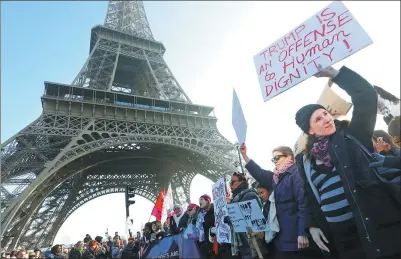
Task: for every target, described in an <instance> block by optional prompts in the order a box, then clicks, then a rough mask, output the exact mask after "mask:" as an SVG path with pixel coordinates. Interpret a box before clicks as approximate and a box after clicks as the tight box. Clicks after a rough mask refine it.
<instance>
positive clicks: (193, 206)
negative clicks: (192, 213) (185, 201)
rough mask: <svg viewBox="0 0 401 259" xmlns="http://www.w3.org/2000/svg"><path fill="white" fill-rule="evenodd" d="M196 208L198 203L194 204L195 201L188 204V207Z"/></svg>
mask: <svg viewBox="0 0 401 259" xmlns="http://www.w3.org/2000/svg"><path fill="white" fill-rule="evenodd" d="M195 208H196V204H194V203H191V204H189V205H188V209H190V210H193V209H195Z"/></svg>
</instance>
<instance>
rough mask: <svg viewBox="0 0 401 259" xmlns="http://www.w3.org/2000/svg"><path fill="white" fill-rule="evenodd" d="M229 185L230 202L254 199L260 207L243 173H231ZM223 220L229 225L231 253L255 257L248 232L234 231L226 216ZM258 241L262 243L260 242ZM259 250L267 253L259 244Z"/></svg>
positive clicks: (246, 258) (243, 257) (245, 258)
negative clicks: (230, 192)
mask: <svg viewBox="0 0 401 259" xmlns="http://www.w3.org/2000/svg"><path fill="white" fill-rule="evenodd" d="M230 187H231V191H232V199H231V201H230V203H236V202H242V201H250V200H256V202H257V203H258V205H259V207H261V203H260V199H259V196H258V194H257V193H256V191H255V189H254V188H249V184H248V180H247V178H246V175H245V174H244V173H238V172H235V173H233V174H232V176H231V181H230ZM225 222H226V223H229V224H230V225H231V253H232V255H240V256H241V258H242V259H251V258H253V257H255V256H256V255H257V254H256V250H255V248H253V245H251V240H250V238H249V237H248V234H247V233H237V232H235V229H234V228H233V227H232V222H231V220H229V218H228V217H226V218H225ZM260 234H262V233H260ZM260 234H259V235H260ZM261 238H263V236H261ZM259 239H260V238H259ZM258 243H259V244H262V243H260V242H258ZM260 250H261V253H262V254H266V253H267V250H266V249H265V248H264V246H260Z"/></svg>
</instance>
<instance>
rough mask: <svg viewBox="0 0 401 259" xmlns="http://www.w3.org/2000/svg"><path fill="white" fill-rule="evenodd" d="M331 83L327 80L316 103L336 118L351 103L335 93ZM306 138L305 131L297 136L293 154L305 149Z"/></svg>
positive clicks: (344, 111) (347, 108) (349, 106)
mask: <svg viewBox="0 0 401 259" xmlns="http://www.w3.org/2000/svg"><path fill="white" fill-rule="evenodd" d="M332 85H333V81H331V80H329V81H328V83H327V85H326V86H325V87H324V89H323V92H322V94H321V95H320V97H319V99H318V100H317V103H318V104H321V105H323V106H324V107H325V108H326V109H327V111H328V112H329V113H330V114H331V115H332V116H333V117H334V118H337V117H339V116H341V115H346V114H347V113H348V111H349V110H350V109H351V107H352V103H349V102H347V101H346V100H344V99H343V98H341V97H340V96H339V95H338V94H336V92H334V91H333V89H332V88H331V86H332ZM307 138H308V136H307V135H306V134H305V133H302V134H301V136H300V137H299V138H298V140H297V143H296V144H295V147H294V154H295V155H298V154H299V153H301V152H302V151H304V150H305V147H306V143H307Z"/></svg>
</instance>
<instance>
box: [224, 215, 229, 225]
mask: <svg viewBox="0 0 401 259" xmlns="http://www.w3.org/2000/svg"><path fill="white" fill-rule="evenodd" d="M223 222H224V223H226V224H230V223H231V219H230V217H229V216H225V217H224V220H223Z"/></svg>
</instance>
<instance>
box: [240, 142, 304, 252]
mask: <svg viewBox="0 0 401 259" xmlns="http://www.w3.org/2000/svg"><path fill="white" fill-rule="evenodd" d="M241 153H242V157H243V158H244V160H245V161H246V163H247V164H246V166H245V167H246V169H247V170H248V172H249V173H250V174H251V175H252V176H253V177H254V178H255V180H256V181H258V182H259V183H260V184H262V185H264V186H266V187H267V188H269V189H270V190H273V191H274V192H273V195H274V198H275V203H276V211H277V218H278V222H279V225H280V232H279V233H278V234H277V236H276V237H275V238H274V240H273V242H274V245H275V248H276V251H275V255H276V258H286V259H292V258H301V257H303V256H302V252H301V251H300V250H302V249H305V248H307V247H309V240H308V237H307V233H306V225H305V223H306V219H305V215H306V213H305V212H306V206H307V200H306V198H305V195H304V181H303V180H302V178H301V177H300V175H299V173H298V169H297V168H296V166H295V162H294V153H293V152H292V150H291V148H289V147H284V146H282V147H277V148H275V149H274V150H273V159H272V162H273V163H274V165H275V169H274V171H273V172H272V171H266V170H263V169H261V168H260V167H259V166H258V165H257V164H256V163H255V162H254V161H253V160H251V159H250V158H249V157H248V155H247V148H246V146H245V144H243V145H242V146H241Z"/></svg>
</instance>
